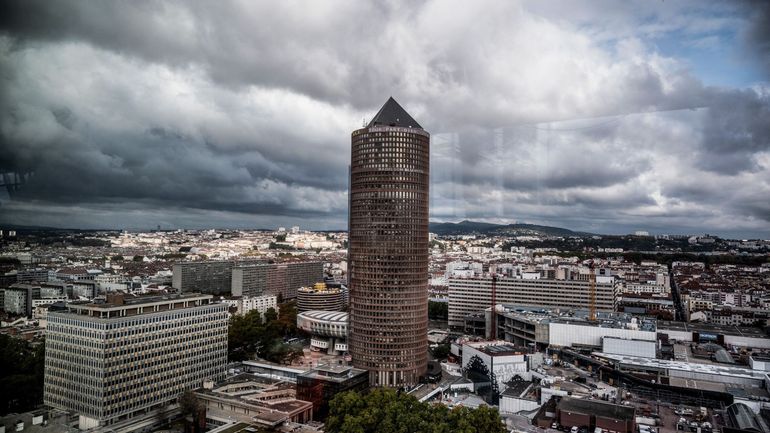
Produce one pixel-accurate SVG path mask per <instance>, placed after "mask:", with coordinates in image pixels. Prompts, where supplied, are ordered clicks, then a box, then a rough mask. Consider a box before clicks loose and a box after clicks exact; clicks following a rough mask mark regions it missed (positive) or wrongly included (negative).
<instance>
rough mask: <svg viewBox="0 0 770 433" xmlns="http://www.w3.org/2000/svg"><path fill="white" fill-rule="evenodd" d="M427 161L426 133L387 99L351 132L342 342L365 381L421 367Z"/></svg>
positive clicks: (404, 380) (384, 380)
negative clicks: (346, 312) (345, 333)
mask: <svg viewBox="0 0 770 433" xmlns="http://www.w3.org/2000/svg"><path fill="white" fill-rule="evenodd" d="M429 165H430V134H428V133H427V132H426V131H425V130H423V129H422V127H421V126H420V125H419V124H418V123H417V122H416V121H415V120H414V119H413V118H412V117H411V116H410V115H409V114H408V113H407V112H406V111H404V109H403V108H401V106H400V105H399V104H398V103H397V102H396V101H395V100H394V99H393V98H390V99H388V101H387V102H386V103H385V105H383V107H382V108H381V109H380V111H379V112H378V113H377V115H376V116H375V117H374V119H372V121H371V122H370V123H369V124H368V125H367V126H366V127H365V128H362V129H359V130H356V131H354V132H353V134H352V153H351V166H350V210H349V212H350V214H349V218H350V228H349V230H350V233H349V250H348V254H349V288H350V327H349V329H350V335H349V338H348V343H349V350H350V354H351V356H352V359H353V365H354V366H356V367H358V368H363V369H366V370H369V383H370V384H371V385H372V386H390V387H401V386H411V385H416V384H417V383H418V382H419V378H420V376H421V375H423V374H424V373H425V371H426V369H427V362H428V339H427V332H428V177H429Z"/></svg>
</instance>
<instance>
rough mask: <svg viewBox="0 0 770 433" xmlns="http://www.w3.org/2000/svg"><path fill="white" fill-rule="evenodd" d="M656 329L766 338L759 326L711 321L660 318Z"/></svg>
mask: <svg viewBox="0 0 770 433" xmlns="http://www.w3.org/2000/svg"><path fill="white" fill-rule="evenodd" d="M658 329H659V330H660V332H665V331H666V330H671V331H685V332H699V333H700V332H705V333H714V334H723V335H736V336H741V337H755V338H767V333H766V332H765V331H764V330H763V329H760V328H753V327H748V326H733V325H717V324H713V323H693V322H674V321H669V320H665V321H664V320H661V321H658Z"/></svg>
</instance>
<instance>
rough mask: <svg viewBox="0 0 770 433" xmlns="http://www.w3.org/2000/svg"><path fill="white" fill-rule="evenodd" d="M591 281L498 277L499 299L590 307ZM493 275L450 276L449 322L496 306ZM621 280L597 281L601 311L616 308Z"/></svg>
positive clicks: (502, 301) (455, 323) (459, 321)
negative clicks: (494, 304)
mask: <svg viewBox="0 0 770 433" xmlns="http://www.w3.org/2000/svg"><path fill="white" fill-rule="evenodd" d="M589 284H590V283H589V282H588V281H582V280H559V279H523V278H505V277H498V278H497V280H496V281H495V282H494V285H495V299H496V300H495V302H496V303H497V304H511V305H523V306H542V307H544V308H556V307H564V308H588V305H589V299H590V296H589V289H590V286H589ZM492 286H493V281H492V278H491V277H487V276H484V277H468V278H450V279H449V326H450V327H452V328H455V329H458V328H462V327H463V326H464V319H465V317H466V316H469V315H471V314H474V313H478V312H481V311H484V310H485V309H487V308H489V307H491V306H492ZM620 288H621V286H620V283H619V282H617V281H615V279H613V278H611V277H606V278H605V277H599V278H597V282H596V309H597V311H615V306H616V302H617V297H618V296H619V293H620Z"/></svg>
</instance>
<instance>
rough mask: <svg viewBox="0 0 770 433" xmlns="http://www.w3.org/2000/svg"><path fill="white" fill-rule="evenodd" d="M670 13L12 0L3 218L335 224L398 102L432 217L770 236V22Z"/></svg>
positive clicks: (768, 12)
mask: <svg viewBox="0 0 770 433" xmlns="http://www.w3.org/2000/svg"><path fill="white" fill-rule="evenodd" d="M672 3H674V2H622V3H620V2H619V3H610V4H602V5H597V4H596V3H593V2H570V5H569V6H566V7H565V6H564V5H560V6H558V7H555V6H553V5H544V4H540V3H537V2H519V3H515V4H509V3H504V2H500V3H497V2H485V3H480V4H478V5H475V4H474V5H468V4H456V5H446V4H442V3H439V2H425V3H422V4H419V5H412V4H408V3H403V4H402V3H398V2H396V3H388V4H373V5H342V4H334V3H325V4H322V5H315V6H314V7H315V8H316V9H314V10H307V9H305V8H303V9H302V10H301V12H300V9H299V8H297V7H295V6H296V5H291V4H287V5H281V6H276V7H265V6H264V5H259V4H255V5H250V6H248V7H246V6H243V7H241V6H236V5H232V4H230V5H226V6H224V7H220V8H216V10H213V9H212V8H210V7H209V6H208V5H206V4H205V3H203V4H198V3H173V2H172V3H166V4H165V5H164V6H160V5H158V4H153V3H137V4H123V3H105V4H103V5H88V6H86V5H85V4H83V3H78V2H71V3H69V2H63V3H56V4H50V3H48V2H10V3H9V5H8V6H9V8H8V13H6V14H4V16H3V18H0V52H2V56H0V58H1V59H0V67H1V68H2V69H3V70H4V71H7V75H6V76H7V79H6V80H4V81H3V82H2V84H0V86H1V87H0V95H2V97H1V98H0V125H2V127H1V128H2V129H1V130H0V131H1V132H2V140H0V153H2V154H3V155H4V156H5V157H4V158H2V160H0V171H3V172H5V171H21V172H30V173H33V174H32V176H31V177H30V179H29V180H28V182H27V183H26V184H25V185H22V186H21V188H20V189H19V191H18V192H17V195H16V196H15V197H14V198H13V199H11V198H9V197H8V195H7V194H6V192H5V191H4V190H3V191H2V192H0V224H18V225H40V226H53V227H67V228H110V229H122V228H142V229H149V228H155V227H156V226H157V225H161V226H162V227H164V228H208V227H211V228H227V227H230V228H272V227H277V226H290V225H300V226H302V227H303V228H304V227H307V228H309V229H339V230H344V229H345V226H346V223H345V222H346V215H347V201H348V199H347V165H348V164H349V160H348V157H347V155H348V154H347V152H346V146H347V145H348V143H347V136H348V135H347V134H348V133H349V131H350V130H352V129H354V128H355V127H357V126H359V125H360V124H361V121H362V120H369V118H370V117H371V116H373V115H374V113H375V112H376V109H377V107H378V106H379V104H381V101H382V100H383V99H385V98H387V97H388V96H390V95H392V96H393V97H395V98H396V99H397V100H399V101H400V102H401V103H402V105H403V106H404V107H405V108H406V109H407V111H409V112H411V113H412V114H413V115H414V116H415V117H417V118H420V119H421V123H422V125H423V126H425V128H426V129H428V130H430V131H434V132H433V134H432V136H433V140H432V141H433V143H432V144H433V145H432V154H431V165H432V167H433V168H434V170H433V176H432V179H431V185H430V188H431V191H432V194H431V203H430V211H431V214H430V219H431V221H461V220H475V221H488V222H499V223H509V222H527V223H534V224H543V225H550V226H557V227H564V228H568V229H572V230H579V231H586V232H593V233H601V234H619V233H633V232H634V231H636V230H647V231H649V232H650V233H652V234H659V233H672V234H673V233H686V234H698V233H713V234H717V235H720V236H725V237H736V238H769V237H770V229H769V228H770V205H769V204H768V200H767V197H770V183H769V181H768V179H770V129H769V128H770V127H769V126H768V123H767V120H766V119H767V118H768V117H770V88H769V87H768V77H770V64H769V63H768V61H767V59H768V58H770V55H768V54H770V53H768V52H767V47H768V38H769V35H768V32H767V28H770V20H769V17H770V6H768V4H767V3H763V2H752V1H746V2H737V3H730V4H715V3H702V2H677V3H675V4H672ZM458 11H461V12H462V13H458ZM32 16H34V17H36V20H35V21H29V19H28V18H27V17H32ZM62 16H70V17H72V19H71V20H63V19H62V18H61V17H62ZM371 17H377V19H376V20H373V21H376V22H374V23H372V22H371V21H372V20H370V19H369V18H371ZM457 17H462V18H457ZM471 22H472V23H474V25H469V23H471ZM364 23H366V24H365V25H364ZM476 24H477V25H476ZM140 25H141V26H142V27H141V28H142V31H141V32H139V31H138V29H139V28H140V27H139V26H140ZM375 53H376V54H377V55H375ZM388 57H395V58H398V59H399V62H396V63H395V64H387V63H385V62H384V61H383V60H382V59H383V58H388Z"/></svg>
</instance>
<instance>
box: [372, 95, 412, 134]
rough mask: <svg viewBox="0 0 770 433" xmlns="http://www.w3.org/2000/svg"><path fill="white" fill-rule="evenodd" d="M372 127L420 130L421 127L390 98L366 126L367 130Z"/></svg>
mask: <svg viewBox="0 0 770 433" xmlns="http://www.w3.org/2000/svg"><path fill="white" fill-rule="evenodd" d="M372 126H400V127H402V128H419V129H422V126H420V124H419V123H417V121H416V120H414V119H413V118H412V116H410V115H409V113H407V112H406V110H404V108H403V107H402V106H401V105H399V103H398V102H396V100H395V99H393V97H392V96H391V97H390V98H388V101H387V102H385V105H383V106H382V108H380V111H378V112H377V114H376V115H375V116H374V118H373V119H372V121H371V122H369V124H368V125H366V127H367V128H371V127H372Z"/></svg>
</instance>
